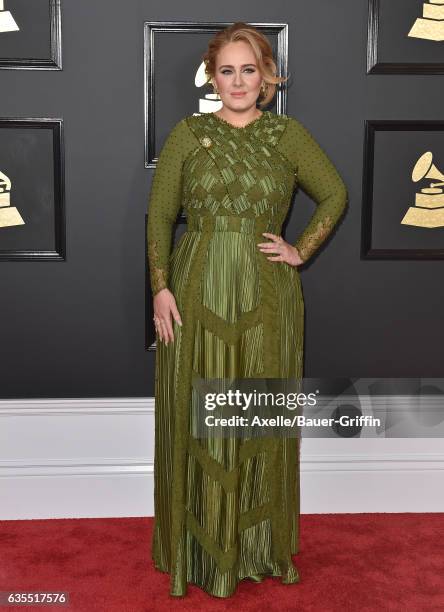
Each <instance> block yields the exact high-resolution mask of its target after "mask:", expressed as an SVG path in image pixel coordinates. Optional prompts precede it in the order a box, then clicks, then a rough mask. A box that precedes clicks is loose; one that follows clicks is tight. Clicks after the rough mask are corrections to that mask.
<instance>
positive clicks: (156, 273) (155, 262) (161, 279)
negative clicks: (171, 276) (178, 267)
mask: <svg viewBox="0 0 444 612" xmlns="http://www.w3.org/2000/svg"><path fill="white" fill-rule="evenodd" d="M148 260H149V264H150V275H151V284H152V289H153V294H156V293H158V292H159V291H160V290H161V289H165V288H166V287H167V286H168V281H167V277H168V273H167V270H165V268H161V267H159V253H158V250H157V241H156V240H152V241H151V242H149V243H148Z"/></svg>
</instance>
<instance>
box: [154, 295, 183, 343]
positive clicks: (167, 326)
mask: <svg viewBox="0 0 444 612" xmlns="http://www.w3.org/2000/svg"><path fill="white" fill-rule="evenodd" d="M153 305H154V317H153V321H154V326H155V328H156V333H157V335H158V336H159V340H163V341H164V342H165V344H168V342H170V341H171V342H173V341H174V334H173V323H172V320H171V315H172V316H173V318H174V320H175V321H176V322H177V323H178V324H179V325H182V319H181V318H180V314H179V311H178V309H177V305H176V300H175V298H174V295H173V294H172V293H171V291H170V290H169V289H167V288H165V289H161V290H160V291H159V292H158V293H156V295H155V296H154V298H153Z"/></svg>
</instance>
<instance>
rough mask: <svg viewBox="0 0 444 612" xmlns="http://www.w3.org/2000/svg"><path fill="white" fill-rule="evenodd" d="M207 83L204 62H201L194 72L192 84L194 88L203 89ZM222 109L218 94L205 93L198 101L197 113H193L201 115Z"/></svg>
mask: <svg viewBox="0 0 444 612" xmlns="http://www.w3.org/2000/svg"><path fill="white" fill-rule="evenodd" d="M207 82H208V77H207V74H206V72H205V62H202V63H201V65H200V66H199V68H198V69H197V71H196V76H195V78H194V84H195V86H196V87H203V86H204V85H206V84H207ZM220 108H222V100H221V99H220V96H219V94H217V93H207V94H205V98H200V99H199V113H194V114H195V115H197V114H201V113H212V112H214V111H217V110H219V109H220Z"/></svg>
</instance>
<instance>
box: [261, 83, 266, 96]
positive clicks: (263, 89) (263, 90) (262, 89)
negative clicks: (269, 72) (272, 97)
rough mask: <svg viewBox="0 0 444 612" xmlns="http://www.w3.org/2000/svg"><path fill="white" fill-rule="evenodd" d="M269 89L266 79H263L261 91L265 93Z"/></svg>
mask: <svg viewBox="0 0 444 612" xmlns="http://www.w3.org/2000/svg"><path fill="white" fill-rule="evenodd" d="M266 91H267V86H266V85H265V81H262V85H261V92H262V93H263V94H264V93H265V92H266Z"/></svg>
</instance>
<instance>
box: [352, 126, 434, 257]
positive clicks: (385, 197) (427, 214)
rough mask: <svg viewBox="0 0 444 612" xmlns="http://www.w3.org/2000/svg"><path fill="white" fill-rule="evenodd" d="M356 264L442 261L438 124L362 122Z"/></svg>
mask: <svg viewBox="0 0 444 612" xmlns="http://www.w3.org/2000/svg"><path fill="white" fill-rule="evenodd" d="M362 193H363V195H362V218H361V220H362V224H361V259H409V260H414V259H422V260H431V259H444V120H437V121H425V120H418V121H414V120H408V121H404V120H366V122H365V136H364V160H363V189H362Z"/></svg>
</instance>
